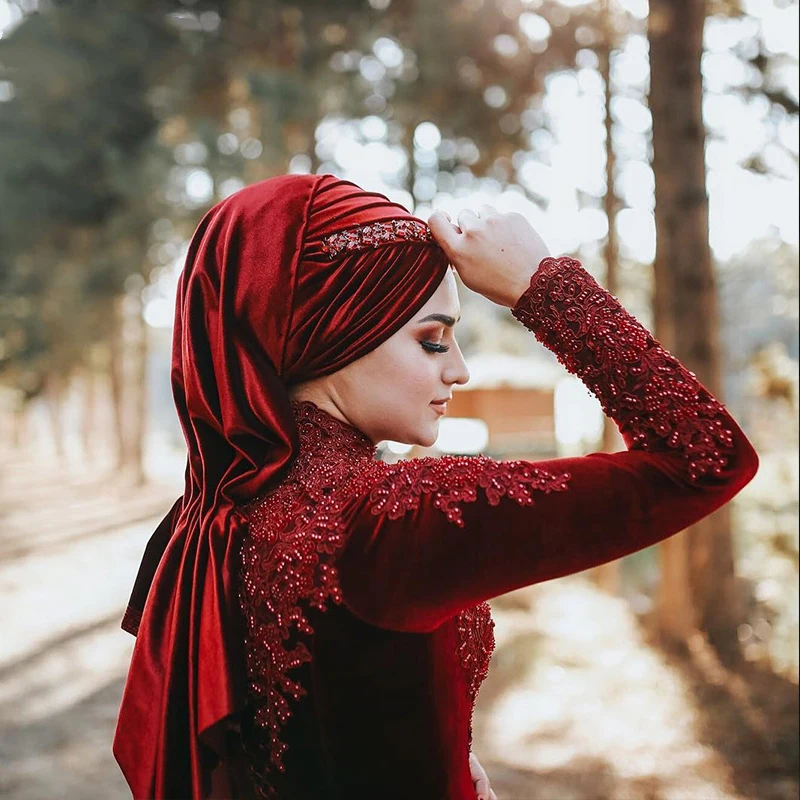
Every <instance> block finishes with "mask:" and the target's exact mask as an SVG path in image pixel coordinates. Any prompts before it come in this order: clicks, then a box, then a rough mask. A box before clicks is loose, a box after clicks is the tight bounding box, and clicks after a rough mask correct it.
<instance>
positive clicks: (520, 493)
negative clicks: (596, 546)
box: [353, 456, 569, 526]
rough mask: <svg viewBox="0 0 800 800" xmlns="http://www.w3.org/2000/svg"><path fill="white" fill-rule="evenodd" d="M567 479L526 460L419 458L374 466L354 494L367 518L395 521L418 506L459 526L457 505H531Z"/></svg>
mask: <svg viewBox="0 0 800 800" xmlns="http://www.w3.org/2000/svg"><path fill="white" fill-rule="evenodd" d="M568 480H569V474H567V473H565V472H558V471H554V470H551V469H546V468H543V467H538V466H537V465H536V464H535V463H534V462H530V461H521V460H514V461H496V460H495V459H492V458H488V457H487V456H442V457H439V458H435V457H431V456H425V457H423V458H413V459H408V460H406V461H398V462H395V463H393V464H387V463H385V462H379V461H376V462H374V464H373V465H371V467H370V469H368V470H365V471H364V472H363V473H362V475H360V476H359V480H358V481H357V487H356V486H354V487H353V488H357V491H358V494H359V495H361V496H362V498H363V500H364V501H365V502H366V505H367V508H368V509H369V511H370V512H371V513H372V514H384V515H386V516H388V517H389V518H390V519H398V518H399V517H401V516H403V515H404V514H406V513H408V512H409V511H415V510H417V509H419V508H420V505H421V504H423V503H430V504H431V505H432V506H433V507H434V508H437V509H439V510H440V511H441V512H442V513H444V514H445V516H446V517H447V518H448V520H449V521H450V522H453V523H455V524H456V525H459V526H463V519H462V516H461V509H460V504H461V503H465V502H474V501H476V500H478V499H479V498H482V499H485V500H486V502H488V503H489V504H490V505H498V504H499V503H500V502H501V501H502V500H503V499H504V498H507V499H508V500H512V501H516V502H517V503H519V504H520V505H533V503H534V499H533V497H534V492H537V491H541V492H551V491H562V490H564V489H566V484H567V481H568Z"/></svg>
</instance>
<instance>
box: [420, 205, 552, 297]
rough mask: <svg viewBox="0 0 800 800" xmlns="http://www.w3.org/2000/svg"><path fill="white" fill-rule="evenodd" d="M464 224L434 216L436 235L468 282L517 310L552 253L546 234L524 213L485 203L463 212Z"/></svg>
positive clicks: (439, 214) (431, 221)
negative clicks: (527, 218) (538, 229)
mask: <svg viewBox="0 0 800 800" xmlns="http://www.w3.org/2000/svg"><path fill="white" fill-rule="evenodd" d="M457 221H458V225H455V224H453V222H451V220H450V217H449V215H448V214H446V213H445V212H444V211H435V212H434V213H433V214H431V216H430V217H429V219H428V226H429V227H430V229H431V233H432V234H433V237H434V239H436V242H437V243H438V244H439V246H440V247H441V248H442V250H444V252H445V253H446V255H447V257H448V258H449V259H450V263H451V264H452V265H453V266H454V267H455V268H456V271H457V272H458V274H459V277H460V278H461V280H462V281H463V282H464V285H465V286H467V287H468V288H469V289H472V290H473V291H475V292H479V293H480V294H482V295H484V297H488V298H489V299H490V300H492V301H494V302H495V303H499V304H500V305H501V306H507V307H508V308H513V307H514V305H515V304H516V302H517V300H518V299H519V297H520V295H521V294H522V293H523V292H524V291H525V290H526V289H527V288H528V286H529V285H530V280H531V275H533V273H534V272H535V271H536V268H537V267H538V266H539V262H541V260H542V259H543V258H545V257H546V256H549V255H550V252H549V250H548V249H547V245H546V244H545V243H544V241H543V240H542V237H541V236H539V234H538V233H537V232H536V231H535V230H534V229H533V227H532V226H531V224H530V223H529V222H528V220H526V219H525V217H523V216H522V214H518V213H517V212H516V211H511V212H507V213H500V212H498V211H496V210H495V209H494V208H492V207H491V206H486V205H484V206H481V207H480V209H479V213H477V214H476V213H475V212H474V211H471V210H469V209H466V208H465V209H463V210H461V211H459V212H458V216H457Z"/></svg>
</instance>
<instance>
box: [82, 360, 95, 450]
mask: <svg viewBox="0 0 800 800" xmlns="http://www.w3.org/2000/svg"><path fill="white" fill-rule="evenodd" d="M96 424H97V376H96V375H95V371H94V368H93V367H92V365H91V363H90V364H89V365H88V366H87V367H86V369H85V370H84V372H83V416H82V419H81V445H82V449H83V457H84V459H85V460H86V462H87V463H89V462H92V461H94V460H95V458H96V457H97V451H96V446H97V434H96V429H95V425H96Z"/></svg>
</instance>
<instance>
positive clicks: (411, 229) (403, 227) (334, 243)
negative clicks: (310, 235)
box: [322, 219, 436, 259]
mask: <svg viewBox="0 0 800 800" xmlns="http://www.w3.org/2000/svg"><path fill="white" fill-rule="evenodd" d="M435 241H436V240H435V239H434V238H433V235H432V234H431V231H430V228H429V227H428V226H427V225H426V224H425V223H424V222H421V221H419V220H414V219H390V220H385V221H383V222H372V223H369V224H367V225H359V226H358V227H356V228H350V229H349V230H345V231H337V232H336V233H332V234H330V235H328V236H326V237H325V238H324V239H323V240H322V252H323V253H327V254H328V256H329V258H331V259H333V258H336V257H337V256H340V255H342V253H349V252H353V251H355V250H369V249H371V248H373V247H380V246H381V245H384V244H391V243H393V242H435Z"/></svg>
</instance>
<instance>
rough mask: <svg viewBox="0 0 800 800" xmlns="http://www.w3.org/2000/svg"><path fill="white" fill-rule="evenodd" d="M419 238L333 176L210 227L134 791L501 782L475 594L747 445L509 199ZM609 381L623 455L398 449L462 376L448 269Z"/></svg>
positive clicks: (669, 520)
mask: <svg viewBox="0 0 800 800" xmlns="http://www.w3.org/2000/svg"><path fill="white" fill-rule="evenodd" d="M457 221H458V226H455V225H453V224H452V223H451V222H450V221H449V220H448V219H447V218H446V216H445V215H443V214H442V213H440V212H437V213H435V214H433V215H432V216H431V219H430V221H429V226H427V225H425V224H424V223H422V222H421V221H420V220H417V219H415V218H414V217H413V216H412V215H410V214H409V213H408V212H407V211H406V210H405V209H404V208H402V206H399V205H397V204H395V203H392V202H391V201H389V200H388V199H387V198H385V197H384V196H383V195H380V194H376V193H370V192H364V191H363V190H361V189H359V187H357V186H355V185H354V184H352V183H350V182H348V181H343V180H339V179H337V178H335V177H334V176H332V175H321V176H312V175H303V176H299V175H294V176H281V177H279V178H273V179H270V180H268V181H263V182H261V183H259V184H255V185H253V186H250V187H247V188H246V189H243V190H242V191H240V192H237V193H236V194H234V195H232V196H231V197H230V198H228V199H227V200H225V201H223V202H222V203H220V204H218V205H217V206H215V207H214V208H213V209H211V211H209V212H208V214H207V215H206V216H205V217H204V218H203V220H202V221H201V223H200V225H199V227H198V230H197V232H196V233H195V236H194V238H193V240H192V244H191V247H190V249H189V253H188V256H187V260H186V266H185V268H184V272H183V274H182V277H181V282H180V285H179V292H178V302H177V309H176V325H175V339H174V347H173V389H174V394H175V399H176V405H177V408H178V413H179V415H180V418H181V422H182V425H183V428H184V433H185V435H186V439H187V444H188V449H189V458H188V462H187V470H186V490H185V492H184V495H183V497H182V498H180V499H179V500H178V501H177V502H176V504H175V506H174V507H173V509H172V510H171V511H170V513H169V514H168V515H167V517H166V518H165V519H164V521H163V522H162V524H161V525H160V526H159V528H158V529H157V530H156V532H155V534H154V535H153V537H152V538H151V540H150V542H149V544H148V548H147V551H146V553H145V557H144V559H143V563H142V566H141V568H140V572H139V576H138V577H137V582H136V585H135V587H134V592H133V595H132V597H131V602H130V605H129V609H128V612H127V613H126V617H125V619H124V620H123V627H125V629H126V630H129V631H131V632H132V633H137V632H138V636H137V642H136V645H135V648H134V652H133V656H132V660H131V666H130V670H129V674H128V680H127V683H126V687H125V692H124V695H123V701H122V706H121V708H120V716H119V721H118V726H117V733H116V737H115V741H114V753H115V756H116V758H117V760H118V761H119V763H120V766H121V768H122V770H123V772H124V774H125V777H126V779H127V780H128V782H129V784H130V786H131V789H132V791H133V794H134V796H135V797H165V798H166V797H170V798H177V797H192V798H200V797H249V796H257V797H266V798H277V799H278V800H294V799H295V798H303V799H305V798H326V799H327V798H342V799H343V800H344V799H345V798H346V799H347V800H359V799H360V798H364V799H365V800H366V798H370V799H372V798H382V799H385V800H390V799H391V798H398V799H399V798H411V797H413V798H421V799H423V800H467V798H469V800H473V798H475V797H476V796H478V795H480V796H482V797H485V798H491V797H493V796H494V793H493V792H492V791H491V789H490V788H489V786H488V781H487V780H486V776H485V773H483V770H482V769H481V768H480V765H479V764H477V760H476V759H475V758H474V756H473V755H472V754H471V753H470V746H471V739H472V728H471V714H472V708H473V704H474V700H475V697H476V695H477V692H478V689H479V687H480V683H481V681H482V679H483V678H484V676H485V675H486V672H487V669H488V663H489V658H490V656H491V651H492V648H493V646H494V638H493V635H492V627H493V625H492V621H491V615H490V611H489V607H488V605H487V603H486V602H485V601H486V600H488V599H490V598H492V597H495V596H497V595H500V594H503V593H505V592H508V591H511V590H513V589H516V588H519V587H521V586H525V585H529V584H533V583H536V582H539V581H544V580H549V579H551V578H555V577H559V576H562V575H567V574H570V573H574V572H578V571H581V570H584V569H587V568H589V567H591V566H594V565H597V564H602V563H605V562H607V561H610V560H613V559H616V558H619V557H621V556H623V555H626V554H628V553H632V552H635V551H637V550H640V549H642V548H644V547H648V546H649V545H652V544H654V543H655V542H658V541H661V540H663V539H665V538H666V537H668V536H671V535H672V534H674V533H676V532H678V531H680V530H682V529H683V528H685V527H687V526H688V525H691V524H692V523H694V522H696V521H697V520H699V519H701V518H703V517H705V516H706V515H708V514H710V513H711V512H712V511H714V510H715V509H716V508H719V507H720V506H721V505H723V504H724V503H726V502H728V501H729V500H730V499H731V498H732V497H733V496H734V495H736V494H737V492H739V491H740V490H741V489H742V488H743V487H744V486H745V485H746V484H747V483H748V482H749V481H750V480H751V479H752V477H753V476H754V474H755V472H756V470H757V467H758V457H757V455H756V453H755V451H754V449H753V447H752V446H751V444H750V442H749V441H748V440H747V437H746V436H745V434H744V433H743V432H742V431H741V429H740V428H739V426H738V425H737V424H736V422H735V421H734V420H733V419H732V418H731V416H730V415H729V414H728V412H727V411H726V409H725V408H724V407H723V406H722V405H721V404H720V403H719V402H717V401H716V400H715V399H714V398H713V397H712V396H711V395H710V394H709V392H708V391H707V390H706V389H705V387H704V386H702V384H700V383H699V382H698V381H697V379H696V377H695V376H694V374H693V373H691V372H689V371H687V370H686V369H685V368H684V367H683V366H682V365H681V364H680V363H679V362H678V361H677V360H676V359H675V358H673V357H672V356H671V355H670V354H669V353H667V352H666V351H665V350H664V349H663V348H662V347H661V346H660V345H659V344H658V342H656V341H655V340H653V338H652V337H651V336H650V334H649V333H648V332H647V331H646V330H645V329H644V328H643V327H642V326H641V325H640V324H639V323H638V322H637V321H636V320H635V319H634V318H633V317H632V316H631V315H630V314H628V313H627V312H626V311H625V310H624V309H623V308H622V306H621V305H620V304H619V302H618V301H617V300H616V298H614V297H612V296H611V295H610V294H608V292H606V291H605V290H603V289H602V288H601V287H600V286H599V285H598V284H597V283H596V281H594V279H593V278H592V277H591V276H590V275H589V274H588V273H587V272H586V271H585V270H584V269H583V268H582V267H581V265H580V264H579V263H578V262H577V261H575V260H573V259H570V258H551V257H550V256H549V254H548V252H547V250H546V248H545V245H544V243H543V242H542V240H541V239H540V237H539V236H538V235H537V234H536V232H535V231H533V229H532V228H531V227H530V226H529V225H528V224H527V222H526V221H525V220H524V219H523V218H522V217H521V216H520V215H517V214H498V213H496V212H495V211H494V209H491V208H489V207H483V208H482V209H481V213H480V216H478V215H476V214H474V213H472V212H469V211H464V212H462V213H461V214H459V216H458V220H457ZM451 265H452V268H455V269H456V270H457V271H458V273H459V275H460V277H461V278H462V280H463V281H464V283H465V284H466V285H467V286H468V287H469V288H471V289H473V290H475V291H478V292H480V293H482V294H484V295H485V296H487V297H488V298H490V299H491V300H493V301H495V302H497V303H499V304H501V305H504V306H506V307H507V308H509V309H511V313H512V314H513V315H514V316H515V317H516V318H517V319H518V320H519V321H520V322H522V323H523V324H524V325H525V326H526V327H527V328H528V329H529V330H531V332H532V333H533V334H534V335H535V336H536V337H537V339H539V341H541V342H542V343H543V344H544V345H545V346H546V347H548V348H549V349H551V350H552V351H553V352H554V353H555V354H556V355H557V356H558V358H559V360H560V361H561V363H562V364H563V365H564V366H565V367H566V369H567V370H569V371H570V372H572V373H574V374H576V375H578V376H579V377H580V378H581V380H583V382H584V383H585V384H586V385H587V387H588V388H589V389H590V390H591V391H592V392H593V393H594V394H595V395H596V396H597V397H598V399H599V400H600V402H601V404H602V406H603V409H604V411H605V413H606V414H608V415H609V416H610V417H611V418H612V419H613V420H614V421H615V422H616V424H617V425H618V427H619V429H620V432H621V434H622V436H623V439H624V441H625V444H626V446H627V447H628V450H627V451H624V452H621V453H612V454H608V453H593V454H591V455H588V456H584V457H580V458H564V459H557V460H551V461H544V462H535V463H533V462H527V461H520V460H517V461H510V462H496V461H493V460H491V459H488V458H485V457H474V458H468V457H445V458H441V459H430V458H422V459H412V460H409V461H401V462H398V463H395V464H391V465H390V464H386V463H384V462H381V461H379V460H377V459H376V447H375V446H376V443H377V442H379V441H381V440H384V439H391V440H395V441H404V442H408V443H417V444H421V445H430V444H432V443H433V442H434V441H435V439H436V434H437V427H438V421H439V419H440V418H441V414H442V413H443V411H444V404H445V403H446V400H447V398H448V397H449V396H450V395H451V392H452V389H453V387H454V386H455V385H457V384H463V383H466V382H467V380H468V377H469V375H468V371H467V369H466V365H465V364H464V361H463V358H462V356H461V353H460V351H459V349H458V345H457V343H456V341H455V336H454V326H455V324H456V322H457V319H458V317H459V316H460V310H459V306H458V297H457V292H456V285H455V281H454V276H453V272H452V268H451Z"/></svg>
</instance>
